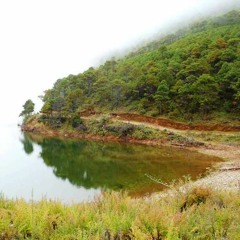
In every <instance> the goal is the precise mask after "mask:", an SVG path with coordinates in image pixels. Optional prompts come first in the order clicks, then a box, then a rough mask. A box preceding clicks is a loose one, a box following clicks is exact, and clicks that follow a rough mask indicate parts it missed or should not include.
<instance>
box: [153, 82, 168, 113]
mask: <svg viewBox="0 0 240 240" xmlns="http://www.w3.org/2000/svg"><path fill="white" fill-rule="evenodd" d="M154 99H155V101H156V104H157V108H158V110H159V113H160V114H162V113H163V111H164V110H165V109H166V103H167V102H168V101H169V87H168V84H167V81H166V80H163V81H161V82H160V84H159V85H158V89H157V91H156V93H155V95H154Z"/></svg>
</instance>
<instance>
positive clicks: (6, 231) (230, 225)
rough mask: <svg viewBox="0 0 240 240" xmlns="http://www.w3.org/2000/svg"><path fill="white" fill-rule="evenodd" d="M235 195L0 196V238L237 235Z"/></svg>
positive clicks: (239, 201)
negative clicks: (68, 201)
mask: <svg viewBox="0 0 240 240" xmlns="http://www.w3.org/2000/svg"><path fill="white" fill-rule="evenodd" d="M239 223H240V193H239V192H215V191H213V190H211V189H208V188H203V187H198V188H196V187H195V188H185V189H184V190H181V191H180V190H179V189H175V190H174V191H171V193H169V194H162V195H161V196H154V197H150V198H147V199H132V198H130V197H128V196H127V195H126V194H124V193H114V192H112V193H104V194H102V195H101V196H99V197H98V198H96V199H95V200H94V201H93V202H90V203H80V204H73V205H64V204H62V203H60V202H56V201H49V200H44V199H43V200H41V201H40V202H32V203H27V202H25V201H23V200H7V199H5V198H4V197H3V196H1V197H0V239H1V240H7V239H40V240H42V239H43V240H45V239H58V240H59V239H69V240H70V239H71V240H75V239H107V240H108V239H139V240H141V239H155V240H157V239H185V240H187V239H240V224H239Z"/></svg>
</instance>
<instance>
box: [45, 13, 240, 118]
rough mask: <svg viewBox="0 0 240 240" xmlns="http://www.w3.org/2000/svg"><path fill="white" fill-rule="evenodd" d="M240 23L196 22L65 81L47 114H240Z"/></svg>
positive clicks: (236, 16) (50, 97)
mask: <svg viewBox="0 0 240 240" xmlns="http://www.w3.org/2000/svg"><path fill="white" fill-rule="evenodd" d="M239 22H240V12H239V11H232V12H229V13H227V14H225V15H223V16H219V17H215V18H212V19H206V20H204V21H201V22H196V23H194V24H193V25H192V26H191V27H190V28H186V29H180V30H178V31H177V32H176V33H175V34H171V35H168V36H165V37H163V38H159V39H156V40H155V41H153V42H150V43H148V44H146V46H143V47H141V48H139V49H138V50H136V51H134V52H131V53H129V54H128V55H126V56H125V57H123V58H121V59H118V60H116V59H115V58H112V59H110V60H108V61H106V62H105V63H104V64H102V65H100V66H99V67H97V68H96V69H94V68H92V67H91V68H89V69H88V70H86V71H85V72H83V73H80V74H78V75H69V76H68V77H65V78H63V79H59V80H57V81H56V83H55V84H54V87H53V88H52V89H50V90H47V91H46V92H45V94H44V96H43V97H42V100H43V102H44V105H43V108H42V112H44V113H45V114H49V115H51V114H52V112H61V113H62V114H64V115H68V114H72V113H75V112H79V111H82V110H84V109H87V108H89V107H94V108H95V109H98V110H102V111H112V110H125V111H135V112H138V113H141V114H151V113H152V112H156V111H157V110H158V113H159V114H165V115H169V116H173V115H177V114H178V115H181V116H183V117H187V118H188V117H189V116H193V115H199V116H202V117H203V118H206V117H208V116H209V115H210V114H211V113H213V112H214V111H223V112H226V113H230V114H236V113H239V111H240V92H239V89H240V87H239V86H240V83H239V79H240V70H239V69H240V57H239V56H240V52H239V49H240V34H239V32H240V25H239Z"/></svg>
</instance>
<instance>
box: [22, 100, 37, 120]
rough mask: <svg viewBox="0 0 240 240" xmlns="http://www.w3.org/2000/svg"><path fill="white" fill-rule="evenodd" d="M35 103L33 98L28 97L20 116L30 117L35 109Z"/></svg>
mask: <svg viewBox="0 0 240 240" xmlns="http://www.w3.org/2000/svg"><path fill="white" fill-rule="evenodd" d="M34 105H35V104H34V103H33V101H32V100H31V99H28V100H27V101H26V102H25V103H24V105H23V111H22V112H21V113H20V115H19V116H20V117H21V116H23V117H28V116H30V115H31V114H32V113H33V111H34Z"/></svg>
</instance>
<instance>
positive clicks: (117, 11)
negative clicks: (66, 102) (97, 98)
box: [0, 0, 240, 123]
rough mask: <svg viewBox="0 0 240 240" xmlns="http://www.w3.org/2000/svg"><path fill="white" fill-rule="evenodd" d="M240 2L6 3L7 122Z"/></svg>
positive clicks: (1, 100) (0, 103)
mask: <svg viewBox="0 0 240 240" xmlns="http://www.w3.org/2000/svg"><path fill="white" fill-rule="evenodd" d="M234 5H236V6H239V5H240V0H167V1H165V0H162V1H161V0H38V1H37V0H21V1H19V0H0V78H1V87H0V111H1V118H0V123H1V122H17V121H18V115H19V113H20V112H21V111H22V105H23V104H24V102H25V101H26V100H27V99H29V98H30V99H32V100H33V101H34V102H36V103H37V105H38V108H39V107H40V101H39V100H38V98H37V96H39V95H41V94H42V93H43V91H44V90H46V89H48V88H51V87H52V85H53V83H54V82H55V81H56V80H57V79H59V78H62V77H64V76H68V75H69V74H77V73H80V72H82V71H84V70H86V69H87V68H89V67H90V66H92V65H95V64H96V63H97V62H99V60H100V59H102V58H103V57H104V56H106V55H108V54H109V53H111V52H117V51H119V50H121V49H124V48H126V47H127V46H134V44H137V43H138V42H139V41H140V40H143V39H146V38H148V37H150V36H152V35H154V34H156V33H158V32H159V31H161V29H163V28H164V27H165V26H170V25H171V24H173V23H175V22H179V19H188V18H190V17H193V16H196V15H197V16H203V15H204V14H206V13H209V12H210V13H218V12H220V11H221V10H222V9H224V8H227V7H230V8H232V7H233V6H234Z"/></svg>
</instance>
